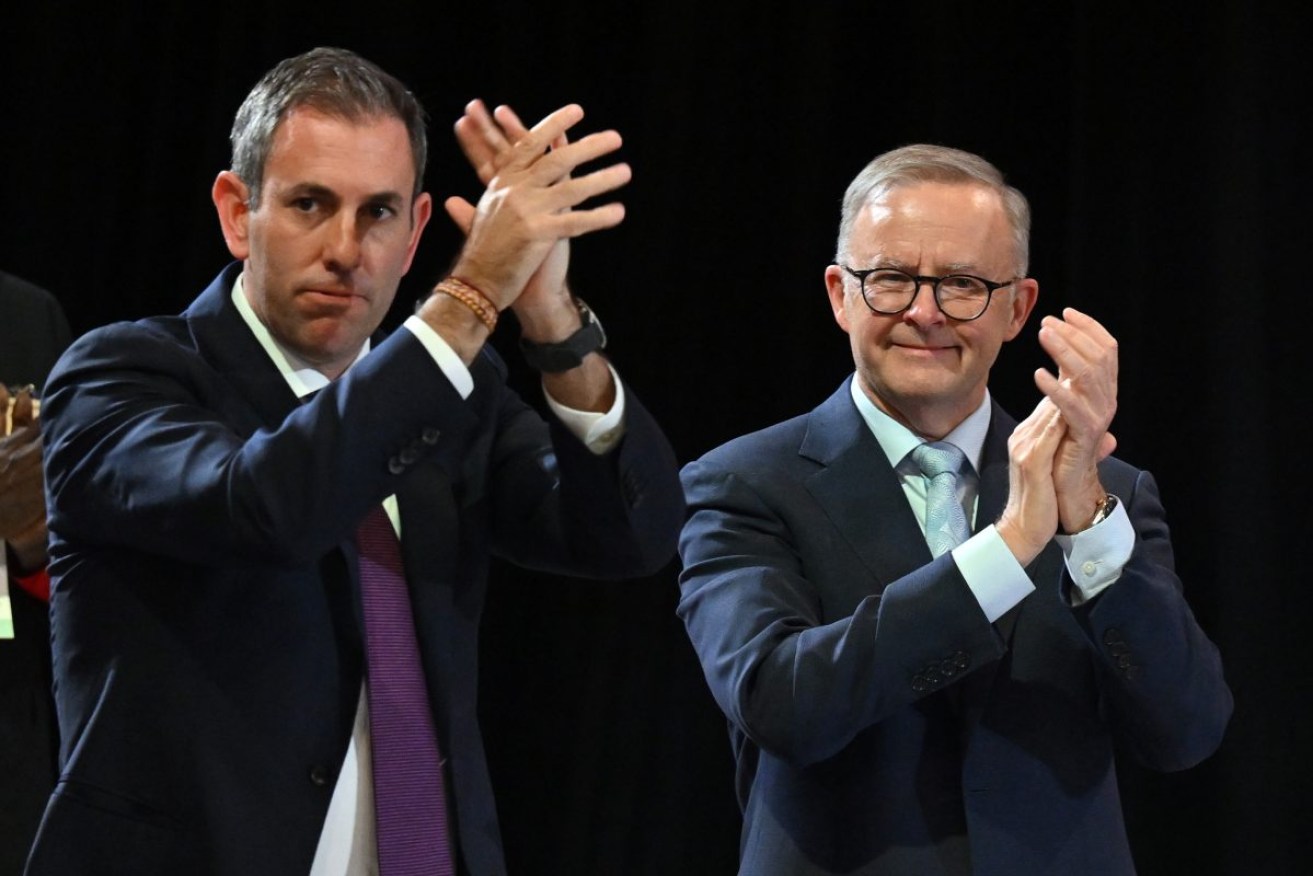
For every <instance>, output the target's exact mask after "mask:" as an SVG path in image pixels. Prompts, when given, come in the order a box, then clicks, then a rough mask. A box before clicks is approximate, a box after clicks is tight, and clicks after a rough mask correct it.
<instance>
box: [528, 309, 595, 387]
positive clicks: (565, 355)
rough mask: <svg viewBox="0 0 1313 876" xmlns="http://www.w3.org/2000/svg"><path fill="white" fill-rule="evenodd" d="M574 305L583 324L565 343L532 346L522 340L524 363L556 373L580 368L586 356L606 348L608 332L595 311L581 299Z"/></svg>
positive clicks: (543, 370) (540, 369)
mask: <svg viewBox="0 0 1313 876" xmlns="http://www.w3.org/2000/svg"><path fill="white" fill-rule="evenodd" d="M574 306H575V307H577V308H579V318H580V319H581V320H583V323H584V324H583V327H582V328H580V329H579V330H578V331H577V332H575V333H574V334H572V335H570V337H568V338H566V339H565V340H563V341H558V342H557V343H555V344H533V343H530V342H529V341H526V340H525V339H524V338H520V352H522V353H524V359H525V361H526V362H528V363H529V364H530V365H532V366H533V367H534V368H536V369H538V370H539V371H542V372H544V373H547V374H556V373H558V372H561V371H569V370H570V369H571V368H578V367H579V366H580V365H582V364H583V361H584V357H585V356H587V355H588V354H589V353H591V352H593V351H594V350H601V349H603V348H605V347H606V331H605V330H604V329H603V328H602V323H601V322H599V321H598V319H597V315H596V314H595V313H593V311H592V308H590V307H589V306H588V305H587V304H585V303H584V302H583V299H582V298H576V299H574Z"/></svg>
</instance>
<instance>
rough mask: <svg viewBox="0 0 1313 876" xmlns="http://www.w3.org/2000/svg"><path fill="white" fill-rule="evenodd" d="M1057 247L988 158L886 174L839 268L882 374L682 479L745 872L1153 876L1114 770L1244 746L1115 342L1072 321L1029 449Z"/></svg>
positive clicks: (928, 154) (704, 647)
mask: <svg viewBox="0 0 1313 876" xmlns="http://www.w3.org/2000/svg"><path fill="white" fill-rule="evenodd" d="M1028 233H1029V210H1028V207H1027V205H1026V201H1025V199H1024V197H1022V195H1021V194H1020V193H1019V192H1017V191H1016V190H1015V189H1013V188H1011V187H1010V186H1007V185H1006V184H1005V183H1004V181H1003V179H1002V176H1001V175H1000V174H999V173H998V171H997V170H996V169H995V168H994V167H993V166H992V165H990V164H988V163H987V162H985V161H984V160H983V159H981V158H979V157H978V156H975V155H971V154H969V153H964V152H960V151H958V150H953V149H947V148H943V147H934V146H911V147H905V148H903V149H899V150H894V151H893V152H890V153H886V154H884V155H882V156H880V157H878V158H877V159H876V160H875V161H874V162H872V163H871V164H870V165H869V166H868V167H867V168H866V169H865V170H864V171H863V172H862V173H861V174H860V175H859V176H858V177H857V178H856V179H855V180H854V181H853V183H852V185H851V186H850V187H849V189H848V193H847V195H846V197H845V199H844V207H843V218H842V223H841V226H840V232H839V242H838V251H837V253H838V254H837V256H836V260H835V261H836V263H835V264H834V265H831V266H830V267H829V268H827V270H826V274H825V279H826V285H827V288H828V292H829V299H830V304H831V306H832V309H833V312H834V317H835V320H836V321H837V322H838V324H839V326H840V327H841V328H842V329H843V330H844V331H845V332H846V333H847V334H848V336H849V339H850V342H851V346H852V351H853V359H854V362H855V363H856V374H855V375H854V376H853V377H852V378H851V379H850V380H848V381H845V382H844V384H843V385H842V386H841V387H840V388H839V390H838V391H837V392H836V393H835V394H834V395H833V396H831V397H830V399H829V400H827V401H826V402H824V403H823V404H821V405H820V406H819V407H817V408H816V409H815V410H813V411H812V412H811V413H810V414H807V415H805V416H801V417H798V418H795V419H792V420H789V421H787V422H784V423H780V424H778V425H775V426H772V427H770V428H768V429H765V430H763V431H760V432H757V433H754V434H751V435H747V436H744V437H742V438H739V439H737V440H735V441H731V442H730V443H728V444H726V445H725V446H723V447H720V448H719V449H716V450H714V451H712V452H711V453H708V454H707V455H706V456H704V457H703V458H702V459H701V460H699V461H697V462H695V463H692V464H690V465H689V466H688V467H687V468H686V469H685V471H684V473H683V478H684V485H685V492H686V496H687V498H688V501H689V505H690V516H689V519H688V521H687V523H686V525H685V529H684V533H683V537H682V539H681V542H680V551H681V554H682V556H683V561H684V566H685V569H684V573H683V577H682V579H681V581H682V591H683V595H682V599H681V602H680V607H679V611H680V614H681V616H682V617H683V618H684V620H685V622H686V624H687V627H688V630H689V634H690V636H691V637H692V640H693V644H694V646H695V648H696V649H697V652H698V654H699V656H700V658H701V661H702V666H703V669H704V671H705V673H706V676H707V679H708V681H709V682H710V685H711V690H712V692H713V694H714V695H715V697H716V699H717V701H718V702H719V704H720V706H721V708H722V709H724V711H725V713H726V715H728V717H729V720H730V725H731V735H732V738H733V743H734V751H735V755H736V757H737V759H738V791H739V798H740V802H741V804H742V806H743V811H744V828H743V834H742V838H741V862H742V863H741V872H742V873H743V874H753V876H765V874H831V873H835V874H838V873H843V874H870V876H874V874H880V876H885V874H917V876H926V874H976V876H981V874H1018V873H1025V874H1063V876H1072V874H1077V876H1079V874H1127V873H1132V872H1133V871H1134V866H1133V863H1132V860H1131V855H1130V851H1129V848H1128V845H1127V839H1126V835H1125V829H1124V826H1123V823H1122V816H1121V808H1120V803H1119V800H1118V791H1117V783H1116V776H1115V771H1114V764H1113V751H1114V748H1115V747H1116V748H1121V749H1122V750H1124V751H1127V752H1130V753H1131V754H1133V755H1134V756H1135V757H1137V758H1139V759H1140V760H1142V761H1143V762H1144V763H1146V764H1148V765H1150V766H1152V767H1156V768H1159V769H1165V770H1173V769H1183V768H1185V767H1189V766H1191V765H1192V764H1195V763H1197V762H1198V761H1200V760H1201V759H1203V758H1205V757H1207V756H1208V755H1209V754H1210V753H1211V752H1212V751H1213V750H1214V749H1215V748H1216V746H1217V745H1218V744H1219V741H1220V739H1221V736H1222V732H1223V728H1224V727H1225V725H1226V722H1227V720H1228V718H1229V716H1230V711H1231V696H1230V692H1229V691H1228V689H1227V687H1226V684H1225V682H1224V681H1223V678H1222V671H1221V664H1220V661H1219V658H1218V654H1217V650H1216V648H1215V647H1214V646H1213V644H1212V643H1211V642H1210V641H1209V640H1208V639H1207V637H1206V636H1205V635H1204V633H1203V632H1202V631H1201V630H1200V629H1199V627H1198V625H1197V624H1196V623H1195V620H1194V618H1193V616H1192V615H1191V612H1190V609H1189V608H1188V607H1187V605H1186V603H1185V601H1184V599H1183V597H1182V593H1181V584H1180V582H1179V580H1178V579H1177V577H1176V575H1175V572H1174V570H1173V559H1172V547H1171V543H1170V541H1169V538H1168V532H1167V526H1166V524H1165V522H1164V519H1163V509H1162V506H1161V504H1160V502H1159V499H1158V491H1157V487H1156V485H1155V483H1154V480H1153V478H1152V476H1150V475H1149V474H1148V473H1147V472H1144V471H1140V470H1137V469H1135V468H1132V467H1131V466H1129V465H1127V464H1125V463H1123V462H1120V461H1118V460H1116V459H1114V458H1111V457H1110V456H1109V454H1110V453H1111V452H1112V450H1113V446H1114V444H1115V441H1114V439H1113V438H1112V436H1111V434H1110V433H1109V431H1108V429H1109V425H1110V423H1111V421H1112V417H1113V412H1114V409H1115V406H1116V390H1117V347H1116V343H1115V341H1114V340H1113V339H1112V337H1111V336H1109V334H1108V333H1107V332H1106V331H1105V330H1104V329H1103V327H1102V326H1101V325H1099V323H1097V322H1096V321H1095V320H1093V319H1091V318H1090V317H1088V316H1086V315H1084V314H1081V313H1078V312H1076V311H1074V310H1067V311H1065V313H1064V314H1063V317H1064V318H1056V317H1045V318H1044V320H1043V321H1042V325H1041V328H1040V332H1039V338H1040V342H1041V345H1042V346H1043V348H1044V349H1045V351H1046V352H1047V353H1048V354H1049V355H1050V356H1051V357H1052V358H1053V359H1054V362H1055V363H1056V365H1057V369H1056V371H1057V373H1056V374H1054V373H1050V372H1049V371H1047V370H1044V369H1041V370H1040V371H1038V372H1037V373H1036V377H1035V380H1036V384H1037V385H1038V387H1039V389H1040V390H1041V392H1042V393H1043V395H1044V397H1043V399H1041V401H1040V403H1039V405H1038V406H1037V407H1036V409H1035V411H1034V412H1033V413H1032V414H1031V415H1030V416H1029V417H1028V418H1027V419H1026V420H1024V421H1023V422H1022V423H1021V424H1020V425H1018V424H1017V423H1016V422H1015V421H1014V420H1012V419H1011V418H1010V417H1009V416H1008V415H1007V414H1006V413H1004V412H1003V411H1002V410H1001V409H999V408H998V407H997V406H996V405H994V404H993V403H992V402H991V400H990V396H989V393H988V390H987V381H988V376H989V369H990V367H991V366H992V364H993V363H994V360H995V357H996V356H997V355H998V352H999V349H1000V348H1001V346H1002V344H1003V343H1004V342H1006V341H1008V340H1011V339H1012V338H1013V337H1015V336H1016V335H1017V334H1018V332H1020V331H1021V329H1022V326H1023V325H1024V324H1025V322H1026V319H1027V317H1028V316H1029V315H1030V312H1031V310H1032V308H1033V307H1034V305H1035V301H1036V297H1037V295H1038V285H1037V284H1036V282H1035V281H1034V280H1032V279H1029V278H1027V277H1026V265H1027V246H1028V243H1027V239H1028ZM923 445H924V449H922V446H923ZM936 458H946V459H951V460H953V461H954V463H955V464H954V465H951V466H947V468H948V472H947V476H946V477H941V476H943V475H945V472H943V471H941V470H940V468H942V467H941V466H938V465H936V464H935V459H936ZM973 520H974V525H972V521H973ZM971 532H974V535H972V534H971Z"/></svg>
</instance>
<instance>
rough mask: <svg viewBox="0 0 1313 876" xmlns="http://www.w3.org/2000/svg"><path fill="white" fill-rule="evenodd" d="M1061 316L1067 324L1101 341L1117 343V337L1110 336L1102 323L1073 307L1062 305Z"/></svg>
mask: <svg viewBox="0 0 1313 876" xmlns="http://www.w3.org/2000/svg"><path fill="white" fill-rule="evenodd" d="M1062 318H1063V320H1065V321H1066V322H1067V324H1068V325H1072V326H1075V327H1076V328H1079V329H1080V330H1081V331H1083V332H1085V333H1086V334H1088V335H1091V336H1093V337H1095V338H1097V339H1099V341H1101V342H1102V343H1105V344H1112V345H1114V346H1115V345H1116V343H1117V339H1116V338H1114V337H1113V336H1112V333H1111V332H1109V331H1108V330H1107V329H1106V328H1104V327H1103V323H1101V322H1099V321H1098V320H1097V319H1095V318H1094V317H1092V316H1090V315H1088V314H1086V313H1082V312H1081V311H1079V310H1077V309H1076V308H1074V307H1064V308H1063V309H1062Z"/></svg>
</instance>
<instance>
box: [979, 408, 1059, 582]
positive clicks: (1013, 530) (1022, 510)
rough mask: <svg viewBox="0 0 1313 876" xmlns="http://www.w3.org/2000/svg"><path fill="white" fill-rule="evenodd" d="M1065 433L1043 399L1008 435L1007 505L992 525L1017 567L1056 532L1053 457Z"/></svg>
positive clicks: (1056, 511) (1036, 554) (1055, 493)
mask: <svg viewBox="0 0 1313 876" xmlns="http://www.w3.org/2000/svg"><path fill="white" fill-rule="evenodd" d="M1066 433H1067V425H1066V423H1065V422H1064V421H1063V419H1062V413H1061V412H1060V411H1059V410H1058V407H1057V405H1055V404H1054V403H1053V402H1052V401H1051V400H1050V399H1048V398H1043V399H1041V400H1040V403H1039V404H1038V405H1037V406H1036V407H1035V410H1034V412H1032V413H1031V415H1030V416H1029V417H1027V418H1026V419H1025V420H1024V421H1022V422H1021V423H1020V424H1019V425H1018V426H1017V428H1016V429H1015V430H1013V432H1012V436H1011V437H1010V438H1008V503H1007V506H1006V507H1004V509H1003V513H1002V514H1001V515H1000V516H999V519H998V523H997V524H996V525H995V528H996V529H997V530H998V534H999V536H1000V537H1002V539H1003V541H1004V543H1005V544H1006V545H1007V546H1008V549H1009V550H1011V551H1012V555H1013V556H1015V557H1016V558H1017V562H1019V563H1021V565H1023V566H1027V565H1029V564H1030V562H1031V561H1032V560H1034V559H1035V557H1037V556H1039V553H1040V551H1042V550H1044V546H1045V545H1046V544H1048V543H1049V540H1050V539H1051V538H1053V535H1054V533H1056V532H1057V530H1058V499H1057V492H1056V490H1055V489H1054V483H1053V459H1054V454H1056V453H1057V451H1058V446H1059V445H1060V444H1061V443H1062V439H1063V437H1064V436H1065V435H1066Z"/></svg>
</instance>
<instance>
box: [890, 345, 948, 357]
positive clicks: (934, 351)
mask: <svg viewBox="0 0 1313 876" xmlns="http://www.w3.org/2000/svg"><path fill="white" fill-rule="evenodd" d="M893 346H894V347H895V348H897V349H898V350H901V351H902V352H904V353H906V354H907V355H909V356H917V357H926V358H936V357H939V356H948V355H956V354H957V345H956V344H904V343H898V342H897V341H895V342H894V344H893Z"/></svg>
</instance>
